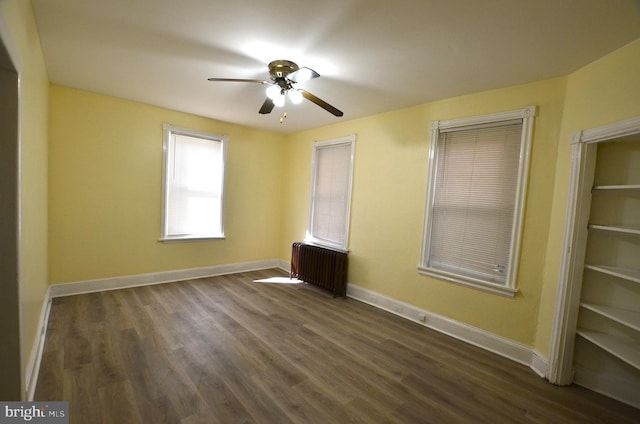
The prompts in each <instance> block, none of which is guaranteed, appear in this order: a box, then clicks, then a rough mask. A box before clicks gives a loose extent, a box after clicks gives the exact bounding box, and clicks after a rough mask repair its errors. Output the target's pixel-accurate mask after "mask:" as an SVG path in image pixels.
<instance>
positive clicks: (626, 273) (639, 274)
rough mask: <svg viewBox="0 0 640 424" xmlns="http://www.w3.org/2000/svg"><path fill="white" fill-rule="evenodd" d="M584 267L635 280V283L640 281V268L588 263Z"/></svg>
mask: <svg viewBox="0 0 640 424" xmlns="http://www.w3.org/2000/svg"><path fill="white" fill-rule="evenodd" d="M584 267H585V268H586V269H590V270H592V271H597V272H601V273H603V274H607V275H612V276H614V277H618V278H622V279H623V280H628V281H633V282H634V283H640V269H629V268H619V267H615V266H606V265H588V264H587V265H585V266H584Z"/></svg>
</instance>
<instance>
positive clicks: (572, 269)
mask: <svg viewBox="0 0 640 424" xmlns="http://www.w3.org/2000/svg"><path fill="white" fill-rule="evenodd" d="M635 134H640V116H637V117H634V118H630V119H626V120H623V121H619V122H615V123H612V124H608V125H604V126H601V127H597V128H592V129H588V130H584V131H578V132H576V133H575V134H574V135H573V137H572V138H571V149H572V150H571V177H570V180H569V193H568V196H567V199H568V203H567V215H566V219H565V227H564V240H563V247H562V258H561V262H560V276H559V280H558V293H557V296H556V299H557V300H556V307H555V312H554V319H553V328H552V333H551V347H550V348H549V367H548V370H547V378H548V379H549V381H550V382H551V383H554V384H559V385H568V384H571V382H572V381H573V349H574V345H575V336H576V326H577V322H578V310H579V307H580V291H581V290H582V274H583V270H584V259H585V253H586V246H587V223H588V220H589V212H590V209H591V186H592V185H593V178H594V174H595V163H596V153H597V145H598V143H601V142H604V141H610V140H612V139H616V138H621V137H624V136H629V135H635Z"/></svg>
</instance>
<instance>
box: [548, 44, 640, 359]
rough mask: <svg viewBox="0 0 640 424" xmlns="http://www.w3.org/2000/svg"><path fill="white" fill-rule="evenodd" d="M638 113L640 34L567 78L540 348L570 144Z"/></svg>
mask: <svg viewBox="0 0 640 424" xmlns="http://www.w3.org/2000/svg"><path fill="white" fill-rule="evenodd" d="M639 115H640V40H637V41H636V42H635V43H632V44H631V45H629V46H627V47H625V48H622V49H620V50H618V51H616V52H613V53H611V54H609V55H608V56H606V57H604V58H602V59H600V60H598V61H597V62H594V63H592V64H590V65H588V66H586V67H584V68H582V69H580V70H578V71H576V72H574V73H572V74H571V75H569V77H568V78H567V94H566V100H565V105H564V115H563V120H562V127H561V131H560V140H559V143H558V152H557V162H556V184H555V186H554V187H553V209H552V213H551V226H550V236H549V243H548V247H547V252H546V263H545V270H544V287H543V293H542V299H541V303H540V315H539V323H538V334H537V337H536V348H537V349H538V350H539V351H540V352H543V353H546V352H548V351H549V344H550V339H551V329H552V325H553V312H554V308H555V298H556V295H557V290H558V276H559V272H560V259H561V253H562V241H563V235H564V224H565V215H566V207H567V193H568V189H569V175H570V167H571V147H570V145H569V141H570V140H571V136H572V135H573V134H574V133H575V132H576V131H581V130H586V129H590V128H595V127H599V126H603V125H607V124H611V123H614V122H617V121H622V120H624V119H628V118H631V117H634V116H639Z"/></svg>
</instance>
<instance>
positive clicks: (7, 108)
mask: <svg viewBox="0 0 640 424" xmlns="http://www.w3.org/2000/svg"><path fill="white" fill-rule="evenodd" d="M0 24H2V22H0ZM5 28H6V27H5ZM3 29H4V28H0V30H3ZM6 33H7V31H0V364H2V366H0V382H2V383H0V399H1V400H5V401H10V400H11V401H18V400H22V398H23V390H22V377H21V375H22V360H21V358H22V355H21V319H20V318H21V317H20V313H21V312H20V311H21V308H20V281H19V268H20V267H19V247H18V242H19V239H18V232H19V206H20V205H19V169H20V168H19V151H20V149H19V75H18V71H17V69H16V66H15V65H14V62H13V60H12V58H11V55H10V54H9V50H8V48H7V45H8V43H6V38H5V34H6Z"/></svg>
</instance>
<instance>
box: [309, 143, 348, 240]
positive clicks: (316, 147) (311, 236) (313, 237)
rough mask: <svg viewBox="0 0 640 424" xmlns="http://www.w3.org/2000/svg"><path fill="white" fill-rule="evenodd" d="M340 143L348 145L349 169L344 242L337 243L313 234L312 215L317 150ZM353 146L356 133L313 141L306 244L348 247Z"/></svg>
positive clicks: (315, 183)
mask: <svg viewBox="0 0 640 424" xmlns="http://www.w3.org/2000/svg"><path fill="white" fill-rule="evenodd" d="M340 145H349V147H350V154H349V171H348V176H347V178H348V186H347V198H346V201H345V210H344V213H345V220H344V223H345V225H344V227H345V228H344V234H343V236H344V242H343V243H338V242H335V241H332V240H328V239H324V238H321V237H318V236H316V235H314V234H313V228H314V222H315V221H314V217H315V210H316V205H315V199H316V191H317V182H318V151H319V150H320V149H322V148H326V147H328V146H340ZM355 148H356V135H355V134H352V135H348V136H345V137H340V138H335V139H331V140H324V141H315V142H314V143H313V152H312V157H311V190H310V199H309V217H308V221H307V230H306V234H305V238H304V241H305V243H308V244H314V245H317V246H321V247H326V248H329V249H333V250H338V251H342V252H348V250H349V248H348V246H349V228H350V217H351V198H352V193H353V169H354V157H355Z"/></svg>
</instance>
